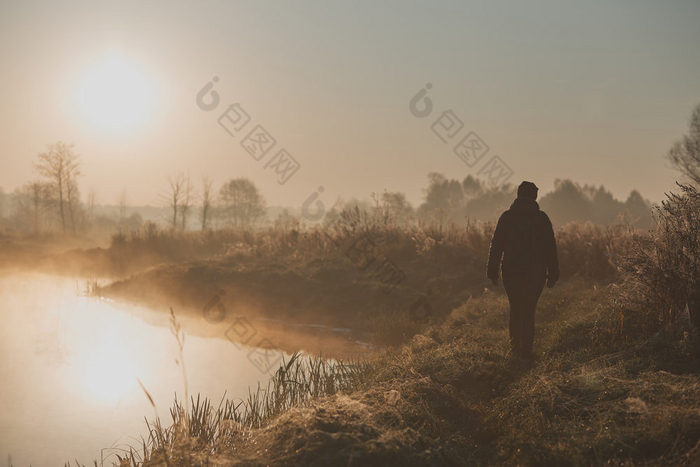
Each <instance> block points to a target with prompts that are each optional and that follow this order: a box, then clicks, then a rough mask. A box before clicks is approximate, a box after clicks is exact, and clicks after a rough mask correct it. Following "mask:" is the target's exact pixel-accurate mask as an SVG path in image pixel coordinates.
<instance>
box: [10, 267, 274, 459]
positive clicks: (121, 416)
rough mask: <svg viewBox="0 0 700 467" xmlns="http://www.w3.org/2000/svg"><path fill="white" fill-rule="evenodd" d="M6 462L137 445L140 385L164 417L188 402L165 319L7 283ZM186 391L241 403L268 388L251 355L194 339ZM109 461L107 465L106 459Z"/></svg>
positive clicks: (59, 283) (92, 455) (63, 288)
mask: <svg viewBox="0 0 700 467" xmlns="http://www.w3.org/2000/svg"><path fill="white" fill-rule="evenodd" d="M0 296H1V297H2V301H0V318H2V326H0V382H1V383H0V455H2V456H3V457H5V458H7V456H8V455H11V458H12V462H13V463H14V465H17V466H19V465H29V464H30V463H31V464H32V465H35V466H37V465H62V463H63V462H64V461H67V460H69V459H75V458H77V459H79V460H80V461H81V462H85V463H90V462H92V460H93V459H97V460H98V462H99V460H100V449H101V448H104V447H110V446H124V445H126V444H131V445H134V446H138V445H139V444H140V441H138V439H136V438H133V437H132V436H131V435H136V436H138V435H139V434H145V424H144V421H143V418H144V416H147V417H149V418H152V416H153V409H152V407H151V406H150V405H149V404H148V401H147V400H146V398H145V396H144V394H143V392H142V390H141V388H140V387H139V386H138V383H137V378H140V379H141V381H143V384H144V385H145V387H146V388H147V389H148V391H149V393H150V394H151V395H152V396H153V398H154V400H155V403H156V405H157V407H158V409H159V411H160V414H161V416H164V417H165V416H166V415H167V413H168V410H167V409H168V407H169V406H170V404H171V403H172V400H173V395H174V392H175V391H177V392H178V393H180V394H181V393H182V392H183V389H182V388H183V381H182V376H181V373H180V369H179V368H178V366H177V365H176V363H175V358H176V356H177V345H176V343H175V340H174V338H173V337H172V335H171V334H170V332H169V330H168V327H167V326H168V315H167V313H162V312H153V311H150V310H147V309H143V308H139V307H128V308H127V307H124V306H123V305H120V306H115V304H114V303H111V302H109V301H106V300H99V299H92V298H86V297H81V296H79V295H78V294H77V293H76V282H75V281H73V280H67V279H63V278H55V277H48V276H40V275H27V276H2V277H0ZM185 364H186V365H187V371H188V379H189V391H190V393H192V394H196V393H198V392H199V393H202V394H203V395H205V396H208V397H212V398H216V399H219V398H220V397H221V396H222V394H223V393H224V391H227V395H228V396H229V397H233V398H235V397H244V396H245V395H246V394H247V392H248V388H249V387H250V386H256V385H257V384H258V383H261V384H263V385H264V384H265V383H266V381H267V379H268V375H266V374H263V373H261V372H260V371H259V370H258V369H257V368H256V367H255V366H254V365H253V364H252V363H251V362H250V361H249V359H248V358H247V349H245V348H244V347H242V346H239V347H237V346H234V345H232V344H231V343H230V342H228V341H226V340H224V339H211V338H204V337H198V336H196V335H188V337H187V341H186V344H185ZM107 454H109V452H107V453H106V454H105V453H103V455H107ZM107 465H110V463H107Z"/></svg>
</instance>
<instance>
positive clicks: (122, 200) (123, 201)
mask: <svg viewBox="0 0 700 467" xmlns="http://www.w3.org/2000/svg"><path fill="white" fill-rule="evenodd" d="M126 205H127V197H126V188H124V189H122V192H121V193H120V194H119V225H122V224H124V221H125V220H126Z"/></svg>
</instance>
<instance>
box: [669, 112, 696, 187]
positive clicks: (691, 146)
mask: <svg viewBox="0 0 700 467" xmlns="http://www.w3.org/2000/svg"><path fill="white" fill-rule="evenodd" d="M668 158H669V159H670V160H671V163H672V164H673V165H674V166H675V167H676V168H677V169H678V170H679V171H680V172H681V174H683V176H685V177H687V178H688V179H690V180H691V181H692V182H693V183H694V184H695V185H696V186H697V185H700V105H698V106H697V107H695V110H694V111H693V114H692V115H691V117H690V122H689V123H688V134H686V135H684V136H683V137H682V138H681V139H680V140H679V141H677V142H676V143H675V144H674V145H673V147H672V148H671V150H670V151H669V153H668Z"/></svg>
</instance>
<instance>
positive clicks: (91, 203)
mask: <svg viewBox="0 0 700 467" xmlns="http://www.w3.org/2000/svg"><path fill="white" fill-rule="evenodd" d="M96 198H97V195H96V194H95V190H90V192H89V193H88V195H87V222H88V224H91V223H92V221H93V219H94V218H95V199H96Z"/></svg>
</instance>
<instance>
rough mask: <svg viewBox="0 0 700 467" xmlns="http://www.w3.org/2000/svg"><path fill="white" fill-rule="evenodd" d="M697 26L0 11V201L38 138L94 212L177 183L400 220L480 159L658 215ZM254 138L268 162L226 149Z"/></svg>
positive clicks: (327, 10)
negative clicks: (398, 208) (635, 196)
mask: <svg viewBox="0 0 700 467" xmlns="http://www.w3.org/2000/svg"><path fill="white" fill-rule="evenodd" d="M698 20H700V2H698V1H690V0H687V1H682V0H677V1H667V2H658V1H645V0H635V1H602V0H600V1H598V0H595V1H586V2H583V1H575V2H572V1H531V2H521V1H516V0H512V1H455V2H452V1H442V2H436V1H431V2H413V1H383V2H376V1H353V2H349V1H348V2H336V1H295V2H270V1H250V2H248V1H228V2H223V1H222V2H215V1H203V2H184V1H167V2H165V1H162V2H156V1H153V2H130V1H119V2H74V1H65V2H33V1H21V2H19V1H18V2H7V1H2V2H0V60H1V61H2V67H1V68H0V69H1V70H2V71H1V72H0V99H1V102H2V108H1V109H0V125H1V126H2V129H3V131H2V136H1V137H0V157H1V158H2V170H0V187H2V188H3V189H4V190H5V192H11V191H12V190H13V189H15V188H16V187H18V186H21V185H22V184H24V183H26V182H28V181H30V180H32V179H33V178H34V177H35V172H34V163H35V161H36V157H37V155H38V154H39V153H41V152H43V151H45V150H46V148H47V146H48V145H49V144H50V143H53V142H56V141H59V140H60V141H66V142H71V143H73V144H74V145H75V151H76V152H77V153H78V154H79V155H80V156H81V161H82V174H83V175H82V176H81V177H80V180H79V182H80V187H81V191H82V193H83V195H87V193H89V192H93V193H94V194H95V195H96V198H97V201H98V203H101V204H116V203H117V202H118V199H119V197H120V194H121V193H122V192H126V194H127V200H128V202H129V203H130V204H141V205H142V204H150V205H159V204H165V201H164V199H163V198H164V195H165V193H166V192H167V186H168V177H172V176H175V175H176V174H177V173H184V174H188V175H189V176H190V178H191V180H192V183H193V185H194V187H195V188H199V186H200V184H201V180H202V179H203V178H204V177H207V178H209V179H211V180H212V181H213V182H214V185H215V187H218V186H220V185H221V184H222V183H223V182H224V181H226V180H229V179H231V178H235V177H247V178H249V179H251V180H252V181H253V182H254V183H255V184H256V185H257V186H258V187H259V188H260V190H261V191H262V193H263V194H264V196H265V197H266V198H267V200H268V203H269V204H271V205H285V206H290V207H295V206H300V205H302V204H303V203H304V201H306V200H308V199H310V196H312V195H314V194H316V195H317V196H318V199H321V200H323V201H324V202H332V201H333V200H334V199H337V198H338V197H341V198H343V199H349V198H351V197H360V198H365V197H368V196H369V195H370V193H372V192H377V193H381V192H383V191H384V190H389V191H401V192H404V193H406V194H407V196H408V198H409V200H410V201H412V202H413V203H414V204H418V203H420V201H421V200H422V197H423V190H424V188H425V186H426V184H427V177H426V176H427V174H428V173H430V172H439V173H442V174H444V175H445V176H447V177H449V178H456V179H460V180H461V179H463V178H464V177H466V176H467V175H470V174H471V175H474V176H479V177H480V178H482V179H484V180H487V181H488V180H489V177H491V176H493V174H494V172H493V171H488V170H485V169H486V168H487V167H491V168H493V166H492V165H490V164H501V165H499V166H498V167H500V169H502V170H500V169H499V172H498V173H501V174H502V175H503V176H504V177H505V176H506V175H508V174H511V175H510V178H509V179H508V181H510V182H513V183H519V182H520V181H521V180H531V181H533V182H535V183H536V184H537V185H538V186H539V187H540V192H541V193H542V192H546V191H549V190H551V189H552V188H553V185H554V181H555V179H557V178H559V179H564V178H568V179H572V180H574V181H577V182H579V183H582V184H583V183H588V184H594V185H601V184H602V185H604V186H605V187H607V188H608V189H610V190H611V191H612V192H613V194H614V195H616V196H617V197H619V198H623V199H624V198H626V196H627V195H628V194H629V192H630V191H631V190H633V189H638V190H639V191H640V192H641V193H642V195H643V196H644V197H646V198H648V199H650V200H652V201H658V200H660V199H662V197H663V194H664V192H667V191H669V190H670V189H672V188H673V183H674V180H675V178H676V173H675V172H674V171H673V170H672V169H671V168H670V166H669V163H668V162H667V161H666V160H665V159H664V155H665V154H666V152H667V151H668V149H669V147H670V146H671V144H672V143H673V142H674V141H675V140H677V139H678V138H679V137H680V136H681V135H682V134H683V133H684V132H685V131H686V129H687V121H688V118H689V117H690V114H691V112H692V109H693V107H694V106H695V105H697V104H700V47H699V46H700V28H699V27H698V26H697V25H698V23H699V21H698ZM214 77H216V82H214V81H212V80H213V79H214ZM428 83H429V87H430V89H426V88H425V87H426V85H427V84H428ZM208 84H211V85H212V87H211V88H210V89H209V88H207V89H205V90H204V91H202V90H203V88H205V86H207V85H208ZM421 90H425V93H424V94H422V95H420V96H418V97H417V98H416V99H414V96H416V94H417V93H419V92H420V91H421ZM200 91H201V96H200V97H201V98H200V99H198V97H197V96H198V93H200ZM210 91H214V92H215V93H216V94H217V96H218V105H216V106H214V103H215V102H214V100H213V99H214V97H213V95H212V94H211V92H210ZM412 99H413V103H411V102H412ZM426 99H427V100H426ZM234 104H237V107H236V106H234V107H231V106H232V105H234ZM426 105H429V106H430V109H431V112H429V113H428V115H426V116H422V115H423V114H424V113H427V111H426V112H422V111H423V110H424V109H426ZM210 107H214V108H213V109H211V110H209V108H210ZM430 109H428V110H430ZM241 110H242V111H243V112H244V113H241V112H240V111H241ZM417 115H418V116H417ZM234 117H235V118H234ZM457 119H458V120H457ZM258 125H260V126H261V127H262V128H264V129H265V131H266V132H267V138H268V139H267V141H270V139H269V138H273V139H274V141H275V144H274V146H272V147H270V145H265V148H268V149H267V151H268V152H264V151H263V150H262V149H260V145H258V146H255V145H254V144H253V143H251V140H250V139H248V140H247V143H248V146H247V148H248V149H246V147H244V145H243V144H244V142H245V141H246V140H245V138H246V137H247V135H248V134H249V133H250V134H251V135H254V136H251V138H253V139H254V138H255V137H259V127H258ZM239 126H240V130H239V129H238V127H239ZM225 127H226V128H225ZM457 130H459V131H457ZM474 135H476V138H478V139H477V140H476V141H477V143H478V144H477V146H469V147H470V148H471V149H473V150H474V151H476V152H472V153H469V154H472V157H471V158H469V157H463V159H464V160H463V159H460V157H458V155H457V154H456V153H455V148H458V147H460V144H461V143H462V142H464V144H467V143H468V144H472V143H473V141H474V138H475V136H474ZM263 136H264V135H263ZM463 138H466V139H464V140H463ZM443 140H444V141H443ZM251 144H252V146H251ZM486 147H487V148H488V151H487V152H486V153H485V154H484V155H483V156H481V154H482V153H483V152H484V151H483V150H482V149H485V148H486ZM251 148H252V149H251ZM256 148H257V149H256ZM475 148H479V149H478V150H477V149H475ZM280 150H284V151H283V152H282V153H280V152H279V151H280ZM477 153H478V155H479V157H477V156H476V155H475V154H477ZM464 154H465V153H464V152H463V151H462V155H463V156H464ZM289 157H292V158H293V160H294V161H295V162H294V163H292V162H290V161H291V159H289ZM495 157H497V158H495ZM465 160H466V161H467V162H469V163H467V162H465ZM275 161H276V163H277V165H275ZM494 161H495V162H494ZM280 163H284V164H288V165H284V164H282V165H280ZM283 166H284V167H287V169H288V170H286V171H281V170H280V168H281V167H283ZM293 167H298V169H297V170H296V171H293ZM504 167H505V169H504ZM280 172H282V173H280Z"/></svg>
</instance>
